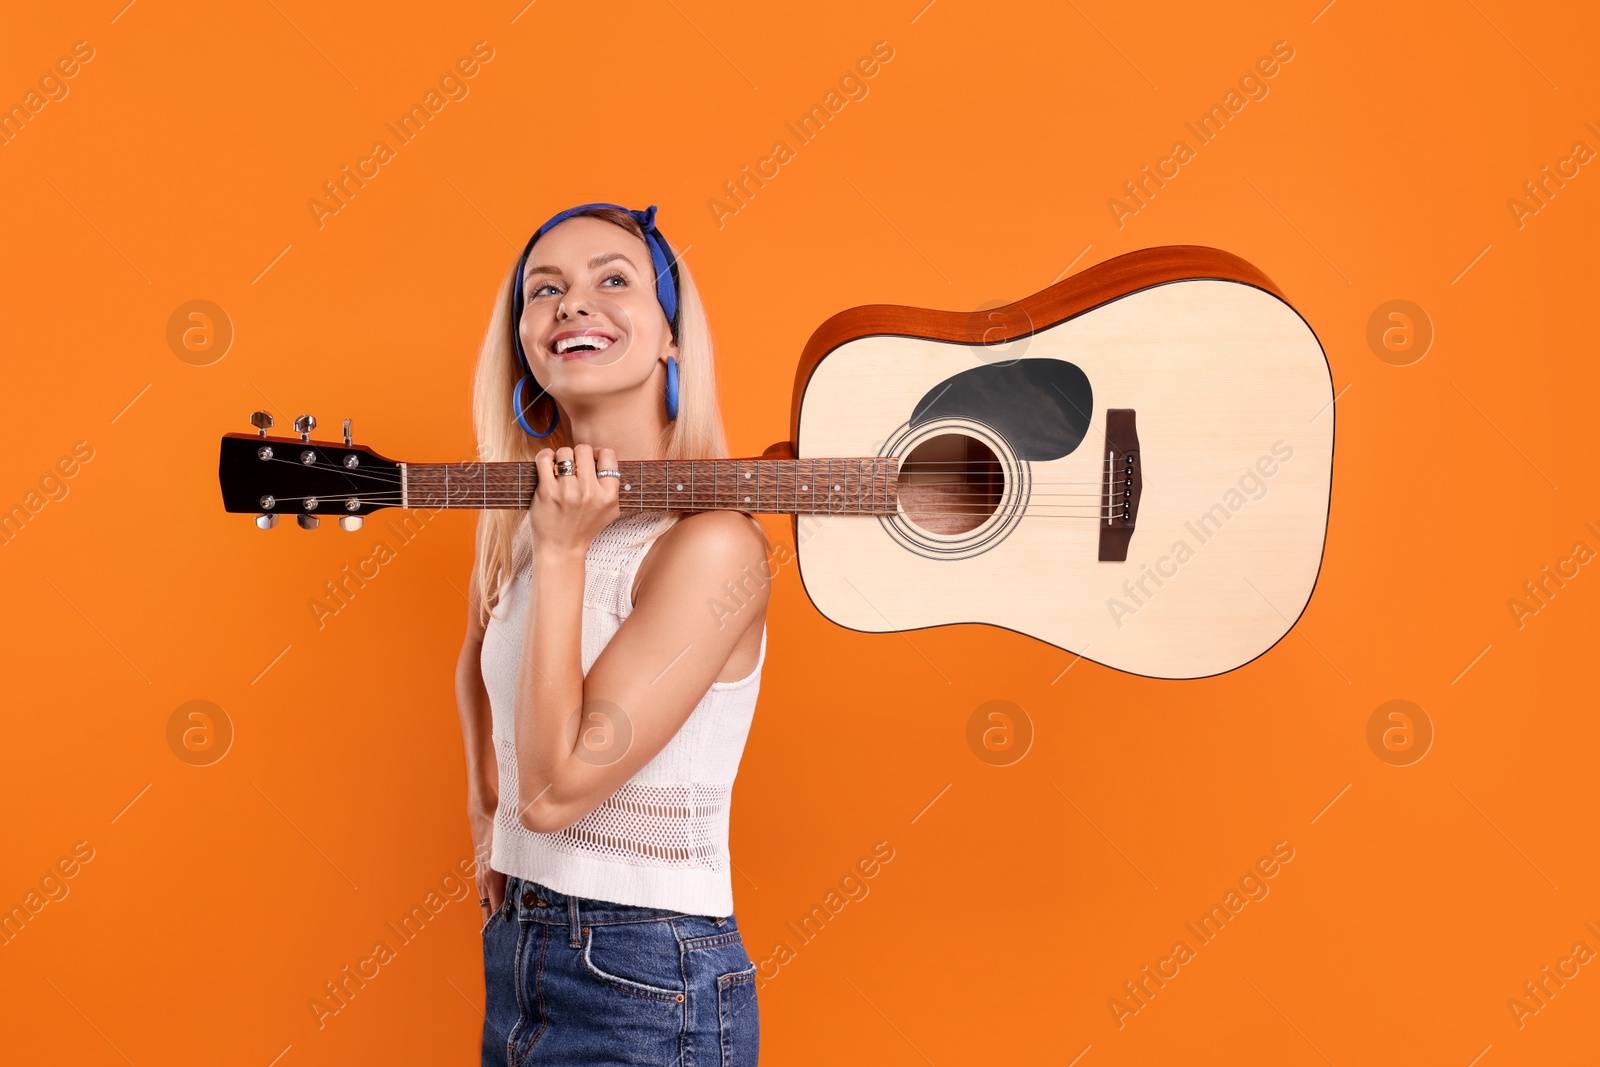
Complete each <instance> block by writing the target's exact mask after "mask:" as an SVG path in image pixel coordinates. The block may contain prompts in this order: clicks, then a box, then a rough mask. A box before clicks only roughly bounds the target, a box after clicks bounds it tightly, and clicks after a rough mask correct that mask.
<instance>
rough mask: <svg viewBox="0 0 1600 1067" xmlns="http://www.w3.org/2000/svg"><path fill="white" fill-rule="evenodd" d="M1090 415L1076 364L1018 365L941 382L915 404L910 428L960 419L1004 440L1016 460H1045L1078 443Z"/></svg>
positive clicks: (1090, 394)
mask: <svg viewBox="0 0 1600 1067" xmlns="http://www.w3.org/2000/svg"><path fill="white" fill-rule="evenodd" d="M1092 411H1094V390H1093V388H1092V387H1091V386H1090V385H1089V376H1088V375H1087V374H1085V373H1084V372H1083V370H1082V369H1081V368H1080V367H1078V365H1077V364H1075V363H1068V362H1066V361H1064V360H1059V359H1018V360H1013V361H1011V362H1008V363H997V364H994V365H993V366H985V367H973V368H972V369H971V370H964V371H962V372H961V373H960V374H957V375H954V376H952V377H949V378H946V379H945V380H944V381H942V382H940V383H939V384H938V385H936V386H934V387H933V388H932V389H929V390H928V391H927V393H926V394H924V395H923V397H922V399H921V400H919V401H917V404H916V406H915V407H914V408H913V409H912V412H911V421H910V425H911V426H913V427H915V426H917V425H918V424H919V423H923V422H928V421H930V420H932V419H938V418H947V417H950V416H957V417H959V416H966V417H968V418H973V419H977V420H978V421H980V422H982V423H985V424H986V425H989V426H992V427H994V429H995V430H997V431H998V432H999V433H1001V434H1002V435H1004V437H1005V439H1006V440H1007V441H1008V442H1010V444H1011V447H1012V448H1013V449H1014V450H1015V451H1016V454H1017V458H1019V459H1024V460H1051V459H1060V458H1061V457H1062V456H1065V455H1068V454H1070V453H1071V452H1073V451H1074V450H1075V449H1076V448H1077V447H1078V446H1079V445H1080V444H1082V443H1083V438H1084V435H1085V434H1087V433H1088V432H1089V414H1090V413H1091V412H1092Z"/></svg>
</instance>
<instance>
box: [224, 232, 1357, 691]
mask: <svg viewBox="0 0 1600 1067" xmlns="http://www.w3.org/2000/svg"><path fill="white" fill-rule="evenodd" d="M251 421H252V423H253V425H255V427H256V429H257V433H254V434H248V433H230V434H226V435H225V436H224V437H223V438H222V454H221V462H220V469H219V473H220V477H221V483H222V496H223V504H224V506H225V508H226V509H227V510H228V511H230V512H239V513H255V514H256V515H257V520H256V522H257V525H259V526H261V527H262V528H271V527H272V526H274V525H276V523H277V521H278V518H279V516H282V515H293V516H294V517H295V519H296V521H297V522H298V524H299V525H300V526H302V527H305V528H311V527H314V526H316V525H317V522H318V517H319V516H337V517H338V518H339V521H340V525H341V526H342V527H344V528H345V529H347V530H349V529H358V528H359V527H360V524H361V521H362V517H363V516H365V515H369V514H371V513H373V512H375V511H378V510H380V509H382V508H392V507H400V508H430V509H438V508H526V507H528V506H529V503H530V501H531V499H532V494H533V490H534V485H535V482H536V480H537V470H536V468H535V466H534V464H533V463H532V462H523V463H483V462H469V463H434V464H426V463H402V462H398V461H395V460H391V459H387V458H385V457H383V456H381V455H379V454H378V453H376V452H374V451H372V450H371V449H370V448H367V447H365V446H361V445H356V444H354V443H352V441H351V439H350V433H349V427H350V424H349V420H346V421H345V434H344V441H343V442H342V443H339V442H328V441H313V440H311V436H310V433H311V431H312V430H313V429H314V428H315V426H316V421H315V420H314V419H313V418H311V417H310V416H301V417H300V418H299V419H297V420H295V429H296V431H297V432H298V433H299V435H300V436H299V437H298V438H295V437H272V436H268V435H267V431H268V429H270V428H271V425H272V418H271V416H270V415H268V414H267V413H266V412H256V413H255V415H253V416H252V419H251ZM1333 427H1334V396H1333V382H1332V376H1331V374H1330V371H1329V368H1328V361H1327V357H1326V356H1325V355H1324V354H1323V351H1322V346H1321V345H1320V344H1319V342H1318V341H1317V337H1316V335H1315V334H1314V333H1313V332H1312V330H1311V328H1310V327H1309V326H1308V325H1307V324H1306V322H1305V320H1304V319H1302V318H1301V317H1300V315H1299V314H1298V313H1296V312H1295V310H1294V308H1292V307H1291V306H1290V305H1289V304H1288V302H1287V301H1286V299H1285V298H1284V296H1283V294H1282V293H1281V292H1280V291H1279V290H1278V288H1277V286H1275V285H1273V283H1272V282H1271V281H1270V280H1268V278H1267V277H1266V276H1265V275H1264V274H1262V273H1261V272H1260V271H1259V270H1257V269H1256V268H1255V267H1253V266H1251V265H1250V264H1248V263H1246V262H1245V261H1244V260H1242V259H1239V258H1238V257H1236V256H1233V255H1230V254H1228V253H1226V252H1221V251H1218V250H1216V249H1211V248H1202V247H1195V246H1172V247H1164V248H1152V249H1146V250H1144V251H1139V252H1132V253H1129V254H1127V255H1124V256H1119V257H1117V258H1116V259H1112V260H1109V261H1107V262H1105V263H1101V264H1099V265H1097V266H1094V267H1090V268H1088V269H1087V270H1084V271H1082V272H1081V273H1078V274H1076V275H1073V276H1071V277H1069V278H1066V279H1064V280H1062V281H1060V282H1058V283H1056V284H1055V285H1052V286H1050V287H1049V288H1048V289H1045V290H1044V291H1042V292H1039V293H1036V294H1035V295H1033V296H1030V297H1027V298H1026V299H1023V300H1020V301H1017V302H1016V303H1013V304H1008V305H1005V306H1003V307H998V308H994V309H992V310H983V311H978V312H966V313H962V312H948V311H928V310H923V309H919V308H910V307H898V306H888V305H873V306H866V307H858V308H853V309H851V310H849V311H845V312H842V313H840V314H838V315H835V316H834V317H832V318H831V319H829V320H828V321H826V322H825V323H823V324H822V325H821V326H820V327H819V328H818V329H817V331H816V332H815V333H814V334H813V335H812V337H811V340H810V342H809V343H808V344H807V345H806V348H805V351H804V353H803V354H802V356H801V358H800V365H799V369H798V372H797V373H796V375H795V383H794V397H793V405H792V409H791V422H790V437H789V440H788V441H784V442H780V443H778V444H775V445H773V446H772V447H770V448H768V449H767V450H766V452H765V453H764V454H763V455H761V456H759V457H743V458H735V459H699V460H692V461H676V460H673V461H669V460H644V461H624V462H621V463H619V464H618V469H619V470H621V472H622V478H621V479H620V485H619V499H620V502H621V506H622V508H623V509H625V510H627V509H668V510H679V511H703V510H707V509H711V508H727V509H735V510H739V511H745V512H752V513H754V512H763V513H768V514H785V515H791V516H793V517H794V520H793V522H794V526H793V532H794V546H795V550H796V554H797V556H798V562H799V568H800V577H801V581H802V583H803V585H804V587H805V590H806V594H807V595H808V596H809V597H810V598H811V601H812V603H813V604H815V605H816V607H817V610H819V611H820V612H821V613H822V614H823V615H824V616H826V617H827V618H828V619H830V620H832V621H833V622H835V623H837V624H839V625H841V626H845V627H848V628H850V629H853V630H861V631H867V632H873V633H887V632H893V631H903V630H916V629H922V628H924V627H929V626H942V625H948V624H952V623H985V624H988V625H991V626H999V627H1004V628H1006V629H1010V630H1014V631H1017V632H1018V633H1023V634H1027V635H1029V636H1030V637H1034V638H1037V639H1039V640H1041V641H1045V642H1047V643H1049V644H1051V645H1055V646H1057V647H1059V648H1062V649H1065V650H1067V651H1070V652H1074V653H1076V654H1078V655H1079V656H1082V657H1083V658H1085V659H1090V660H1094V661H1096V662H1099V663H1102V664H1104V665H1106V666H1108V667H1113V668H1115V669H1117V670H1121V671H1127V672H1130V673H1134V674H1141V675H1146V676H1150V677H1156V678H1200V677H1206V676H1209V675H1214V674H1219V673H1222V672H1224V671H1229V670H1233V669H1234V668H1237V667H1239V666H1241V665H1243V664H1245V663H1248V662H1250V661H1251V660H1252V659H1254V658H1256V657H1257V656H1260V655H1261V654H1262V653H1263V652H1265V651H1267V650H1268V649H1269V648H1271V647H1272V646H1273V645H1274V644H1276V643H1277V642H1278V640H1279V639H1281V638H1282V637H1283V636H1284V635H1285V634H1286V633H1288V632H1289V630H1290V628H1291V627H1293V625H1294V623H1295V621H1296V620H1297V619H1298V618H1299V616H1300V614H1301V613H1302V612H1303V611H1304V609H1305V607H1306V604H1307V602H1308V601H1309V600H1310V597H1311V591H1312V588H1313V586H1314V585H1315V584H1316V579H1317V573H1318V570H1319V568H1320V566H1321V561H1322V551H1323V544H1324V540H1325V538H1326V533H1327V520H1328V506H1329V493H1330V489H1331V484H1332V475H1333Z"/></svg>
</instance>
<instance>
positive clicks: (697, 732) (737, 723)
mask: <svg viewBox="0 0 1600 1067" xmlns="http://www.w3.org/2000/svg"><path fill="white" fill-rule="evenodd" d="M671 515H672V513H671V512H666V511H640V512H633V513H629V514H625V515H623V516H622V517H620V518H618V519H616V520H615V521H613V522H612V523H610V524H609V525H607V526H606V527H605V528H604V529H602V530H601V531H600V532H599V533H598V534H596V535H595V538H594V541H593V542H592V543H591V544H590V546H589V551H588V555H587V556H586V558H585V564H584V593H583V638H582V657H581V662H582V666H583V673H584V676H585V677H587V676H588V674H589V669H590V668H591V667H592V666H593V665H594V662H595V660H596V659H598V658H599V656H600V652H601V650H602V649H603V648H604V647H605V646H606V643H607V642H608V641H610V640H611V637H612V635H613V634H615V633H616V632H617V630H618V628H619V627H620V626H621V625H622V621H623V620H624V619H626V618H627V617H628V615H629V614H630V613H631V612H632V611H633V600H632V589H633V580H634V576H635V575H636V574H637V573H638V570H639V564H640V562H641V561H642V560H643V559H644V556H645V553H647V552H648V551H649V550H650V547H651V546H652V545H653V544H654V543H655V538H656V537H657V536H658V535H659V533H661V532H663V531H664V530H665V528H666V525H667V520H669V519H670V518H671ZM751 521H752V522H754V521H755V520H754V519H752V520H751ZM523 529H524V530H526V526H524V527H523ZM532 563H533V555H532V545H531V542H529V541H528V539H527V535H526V534H524V535H522V536H521V537H519V540H518V542H517V544H516V545H515V546H514V547H513V553H512V566H511V569H512V571H513V572H514V577H513V579H512V580H511V582H510V586H509V588H505V589H502V592H501V599H500V601H499V603H498V604H497V605H496V607H495V611H494V614H493V615H491V616H490V619H489V622H488V625H487V626H486V628H485V632H484V640H483V652H482V655H481V658H480V664H481V667H482V670H483V681H484V686H485V688H486V689H487V690H488V693H489V704H490V707H491V709H492V712H493V718H494V731H493V732H494V747H495V759H496V762H497V763H498V764H499V771H500V802H499V806H498V809H497V810H496V812H495V820H494V845H493V850H492V852H491V854H490V860H489V863H490V866H491V867H493V868H494V869H495V870H497V871H500V872H502V873H504V874H514V875H517V876H518V877H520V878H524V879H527V880H529V881H534V882H538V883H540V884H542V885H547V886H549V887H550V888H552V889H554V890H557V891H558V892H561V893H567V894H571V895H573V896H583V897H593V898H595V899H598V900H609V901H614V902H616V903H619V904H633V905H638V906H641V907H651V908H667V909H670V910H673V911H681V912H685V913H688V914H691V915H710V916H723V915H731V914H733V878H732V874H731V866H730V861H729V856H728V815H729V802H730V800H731V797H732V793H733V780H734V776H735V775H736V774H737V773H738V770H739V759H740V757H741V756H742V755H743V754H744V746H745V740H746V738H747V737H748V736H749V732H750V723H751V719H752V717H753V715H754V713H755V706H756V693H757V691H758V689H759V688H760V682H761V666H762V663H763V662H765V660H766V655H767V632H766V625H765V623H763V625H762V629H761V648H760V651H759V652H758V653H757V657H756V665H755V668H754V669H753V670H752V671H751V672H750V673H749V674H748V675H746V676H745V677H743V678H740V679H737V680H735V681H729V682H713V683H712V685H711V688H710V689H708V690H707V691H706V694H705V696H703V697H701V699H700V702H699V703H698V704H696V705H695V707H694V710H693V711H692V712H691V713H690V714H689V718H688V719H687V720H686V721H685V722H684V724H683V725H682V726H681V727H680V728H679V729H678V732H677V733H676V734H675V735H673V737H672V740H670V741H669V742H667V745H666V747H665V748H663V749H662V750H661V751H660V752H658V753H657V754H656V755H655V757H654V758H652V759H651V760H650V762H648V763H646V764H645V765H644V766H643V767H641V768H640V769H639V771H638V772H637V773H636V774H634V776H633V777H632V778H630V779H628V781H626V782H624V783H623V784H622V785H621V786H620V787H619V788H618V789H617V791H616V792H615V793H613V794H612V795H611V796H609V797H608V798H606V799H605V800H604V801H603V802H602V803H601V804H600V805H599V806H598V807H597V808H595V809H594V810H593V811H591V812H589V814H587V815H585V816H584V817H583V818H581V819H579V820H578V821H577V822H576V823H574V824H573V825H571V826H569V827H567V828H566V829H564V830H558V831H556V832H555V833H548V834H546V833H538V832H535V831H533V830H529V829H528V828H527V827H525V826H523V825H522V823H521V821H520V820H519V819H518V818H517V758H516V745H515V743H514V740H513V737H514V731H513V722H514V719H513V706H514V705H513V701H514V694H515V690H516V681H517V659H518V654H519V652H520V650H521V647H522V635H523V634H522V631H523V623H524V621H525V620H526V617H527V611H528V585H529V582H530V580H531V572H532Z"/></svg>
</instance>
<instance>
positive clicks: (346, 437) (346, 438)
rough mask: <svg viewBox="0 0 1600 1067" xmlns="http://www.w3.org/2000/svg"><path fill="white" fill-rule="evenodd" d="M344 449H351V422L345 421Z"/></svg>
mask: <svg viewBox="0 0 1600 1067" xmlns="http://www.w3.org/2000/svg"><path fill="white" fill-rule="evenodd" d="M344 447H346V448H349V447H350V420H349V419H345V420H344Z"/></svg>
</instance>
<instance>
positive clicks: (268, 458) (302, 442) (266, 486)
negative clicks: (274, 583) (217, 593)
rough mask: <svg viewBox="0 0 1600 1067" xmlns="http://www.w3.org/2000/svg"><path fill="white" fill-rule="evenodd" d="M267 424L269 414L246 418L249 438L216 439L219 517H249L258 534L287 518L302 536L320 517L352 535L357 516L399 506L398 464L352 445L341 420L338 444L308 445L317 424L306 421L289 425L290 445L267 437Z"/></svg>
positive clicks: (308, 418)
mask: <svg viewBox="0 0 1600 1067" xmlns="http://www.w3.org/2000/svg"><path fill="white" fill-rule="evenodd" d="M272 422H273V419H272V416H271V415H270V414H269V413H267V412H265V411H257V412H255V413H254V414H252V415H251V416H250V424H251V425H252V426H254V427H255V428H256V432H255V433H253V434H249V433H229V434H223V436H222V457H221V460H220V462H219V464H218V468H217V475H218V478H219V479H220V480H221V482H222V506H223V508H224V510H226V511H230V512H238V513H255V515H256V525H257V526H259V527H261V529H263V530H270V529H272V528H273V527H274V526H276V525H278V516H280V515H293V516H295V518H296V521H297V522H298V523H299V525H300V528H301V529H303V530H312V529H315V528H316V527H317V525H318V523H319V520H320V517H321V516H328V517H330V518H337V519H338V520H339V527H340V529H343V530H347V531H355V530H359V529H361V521H362V516H364V515H369V514H371V513H372V512H374V511H377V510H378V509H379V508H393V507H399V506H400V505H401V503H402V495H401V478H402V470H401V464H399V463H396V462H395V461H393V460H390V459H385V458H384V457H383V456H380V455H378V454H377V453H376V452H374V451H372V449H370V448H368V447H366V446H365V445H356V444H352V443H351V441H350V420H349V419H345V420H344V443H343V444H338V443H334V442H330V441H313V440H311V431H312V430H314V429H316V426H317V420H316V419H315V418H313V417H312V416H310V415H302V416H300V417H299V418H298V419H296V420H294V428H295V432H297V433H298V434H299V435H300V436H299V437H298V438H296V437H269V436H267V431H268V430H269V429H271V428H272Z"/></svg>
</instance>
